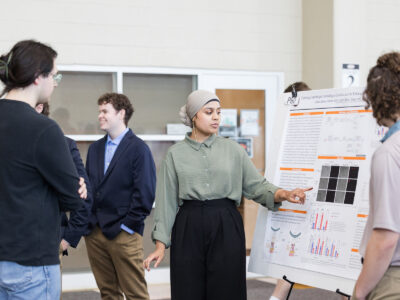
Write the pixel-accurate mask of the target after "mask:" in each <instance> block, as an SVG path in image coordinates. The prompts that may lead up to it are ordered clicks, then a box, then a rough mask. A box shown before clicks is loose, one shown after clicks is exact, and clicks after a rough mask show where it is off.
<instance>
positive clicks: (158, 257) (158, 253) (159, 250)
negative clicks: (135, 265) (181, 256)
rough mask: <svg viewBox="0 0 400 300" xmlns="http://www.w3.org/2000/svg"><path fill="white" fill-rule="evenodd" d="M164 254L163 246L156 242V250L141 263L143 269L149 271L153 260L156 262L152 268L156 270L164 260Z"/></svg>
mask: <svg viewBox="0 0 400 300" xmlns="http://www.w3.org/2000/svg"><path fill="white" fill-rule="evenodd" d="M164 253H165V245H164V244H163V243H162V242H160V241H156V250H155V251H154V252H153V253H151V254H149V256H147V258H146V259H145V260H144V261H143V268H145V269H146V270H147V271H150V264H151V262H152V261H154V260H155V261H156V262H155V264H154V268H157V267H158V265H159V264H160V263H161V261H162V260H163V258H164Z"/></svg>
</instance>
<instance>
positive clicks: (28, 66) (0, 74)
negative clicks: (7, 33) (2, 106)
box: [0, 40, 57, 95]
mask: <svg viewBox="0 0 400 300" xmlns="http://www.w3.org/2000/svg"><path fill="white" fill-rule="evenodd" d="M56 57H57V52H56V51H55V50H53V49H52V48H51V47H49V46H47V45H45V44H42V43H40V42H37V41H34V40H25V41H20V42H18V43H17V44H15V45H14V47H12V49H11V50H10V52H8V53H7V54H3V55H2V56H0V80H1V81H2V82H3V83H4V85H5V87H4V89H3V91H2V94H1V95H4V94H5V93H8V92H9V91H11V90H12V89H14V88H24V87H27V86H29V85H30V84H32V83H33V82H34V81H35V79H36V78H37V77H38V76H40V75H43V76H45V77H47V76H48V75H49V74H50V72H51V70H52V69H53V67H54V59H55V58H56Z"/></svg>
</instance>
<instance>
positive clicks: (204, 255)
mask: <svg viewBox="0 0 400 300" xmlns="http://www.w3.org/2000/svg"><path fill="white" fill-rule="evenodd" d="M220 111H221V106H220V100H219V98H218V97H217V96H216V95H215V94H214V93H211V92H208V91H202V90H197V91H194V92H193V93H191V94H190V95H189V96H188V99H187V104H186V105H185V106H183V107H182V108H181V111H180V115H181V118H182V121H183V122H184V124H186V125H188V126H190V127H192V128H193V130H192V132H191V133H188V134H187V135H186V137H185V139H184V140H183V141H182V142H179V143H177V144H175V145H174V146H172V147H171V148H170V149H169V151H168V153H167V155H166V158H165V160H164V161H163V163H162V166H161V169H160V172H159V176H158V182H157V191H156V208H155V226H154V230H153V232H152V238H153V240H154V241H155V243H156V250H155V251H154V252H153V253H152V254H150V255H149V256H148V257H147V259H146V260H145V261H144V267H145V268H146V269H147V270H150V263H151V262H152V261H156V263H155V267H157V266H158V265H159V264H160V262H161V260H162V259H163V257H164V251H165V248H166V247H169V246H170V245H171V294H172V295H171V296H172V298H171V299H172V300H188V299H190V300H204V299H207V300H221V299H229V300H245V299H246V298H247V295H246V249H245V239H244V228H243V222H242V218H241V216H240V214H239V212H238V210H237V208H236V206H238V205H239V204H240V201H241V199H242V196H245V197H246V198H249V199H253V200H254V201H256V202H258V203H260V204H261V205H263V206H265V207H267V208H268V209H271V210H274V211H275V210H277V209H278V208H279V206H280V205H281V202H282V201H285V200H286V201H289V202H292V203H299V204H303V203H304V201H305V198H306V195H305V192H306V191H308V190H310V189H294V190H292V191H287V190H283V189H280V188H278V187H276V186H274V185H273V184H271V183H269V182H268V181H267V180H266V179H265V178H264V177H263V176H261V175H260V174H259V173H258V171H257V169H256V168H255V166H254V165H253V163H252V162H251V160H250V158H249V157H248V155H247V154H246V152H245V150H244V149H243V148H242V147H241V146H240V145H238V144H237V143H236V142H234V141H232V140H230V139H226V138H222V137H218V136H216V133H217V132H218V127H219V123H220ZM171 234H172V236H171Z"/></svg>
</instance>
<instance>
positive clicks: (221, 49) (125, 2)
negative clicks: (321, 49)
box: [0, 0, 302, 82]
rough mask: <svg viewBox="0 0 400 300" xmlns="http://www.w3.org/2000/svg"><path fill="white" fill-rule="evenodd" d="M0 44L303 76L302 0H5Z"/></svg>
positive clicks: (85, 59)
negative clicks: (24, 42)
mask: <svg viewBox="0 0 400 300" xmlns="http://www.w3.org/2000/svg"><path fill="white" fill-rule="evenodd" d="M1 7H2V11H3V12H5V13H4V14H3V15H2V18H1V19H0V49H1V52H4V51H6V50H8V49H9V48H10V47H11V45H12V44H14V43H15V42H16V41H18V40H20V39H25V38H35V39H38V40H41V41H45V42H48V43H50V44H51V45H52V46H54V48H56V50H58V52H59V60H58V63H61V64H89V65H121V66H164V67H188V68H211V69H232V70H256V71H283V72H284V73H285V78H286V81H287V82H291V81H293V80H298V79H299V78H300V77H301V51H302V49H301V47H302V46H301V45H302V36H301V19H302V18H301V0H279V1H276V0H262V1H259V0H247V1H240V0H212V1H211V0H203V1H187V0H186V1H185V0H169V1H165V0H152V1H143V0H115V1H109V0H68V1H66V0H65V1H61V0H35V1H31V0H21V1H11V0H7V1H6V2H5V3H2V6H1Z"/></svg>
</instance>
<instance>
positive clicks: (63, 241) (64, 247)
mask: <svg viewBox="0 0 400 300" xmlns="http://www.w3.org/2000/svg"><path fill="white" fill-rule="evenodd" d="M68 247H69V243H68V242H67V241H66V240H64V239H62V240H61V248H62V249H63V251H65V250H67V249H68Z"/></svg>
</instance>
